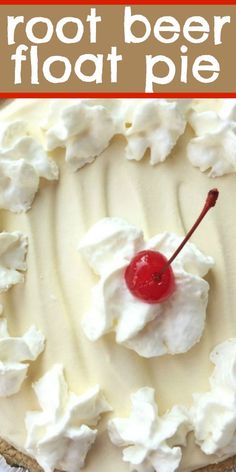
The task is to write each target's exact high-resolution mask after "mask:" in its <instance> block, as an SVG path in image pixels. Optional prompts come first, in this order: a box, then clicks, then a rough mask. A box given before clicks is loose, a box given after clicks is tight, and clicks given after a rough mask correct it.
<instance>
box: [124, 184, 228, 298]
mask: <svg viewBox="0 0 236 472" xmlns="http://www.w3.org/2000/svg"><path fill="white" fill-rule="evenodd" d="M218 195H219V191H218V190H217V189H216V188H214V189H212V190H210V191H209V192H208V195H207V199H206V202H205V205H204V207H203V209H202V211H201V213H200V215H199V217H198V219H197V220H196V222H195V223H194V225H193V227H192V228H191V229H190V231H189V232H188V233H187V235H186V236H185V238H184V239H183V241H182V243H181V244H180V245H179V247H178V248H177V249H176V251H175V252H174V254H173V255H172V256H171V258H170V259H169V260H167V258H166V257H165V256H164V255H163V254H161V253H160V252H157V251H151V250H146V251H141V252H138V253H137V254H136V256H134V257H133V259H132V260H131V262H130V264H129V265H128V267H127V269H126V271H125V281H126V284H127V287H128V288H129V290H130V292H131V293H132V294H133V295H134V296H135V297H137V298H139V299H141V300H143V301H145V302H147V303H162V302H164V301H166V300H167V299H168V298H169V297H170V296H171V295H172V294H173V292H174V290H175V287H176V285H175V276H174V272H173V270H172V267H171V263H172V262H173V260H174V259H175V258H176V256H177V255H178V254H179V252H180V251H181V249H182V248H183V247H184V245H185V244H186V242H187V241H188V240H189V238H190V237H191V236H192V234H193V233H194V231H195V230H196V228H197V227H198V225H199V224H200V223H201V221H202V219H203V218H204V216H205V215H206V214H207V212H208V211H209V210H210V208H212V207H214V206H215V204H216V200H217V198H218Z"/></svg>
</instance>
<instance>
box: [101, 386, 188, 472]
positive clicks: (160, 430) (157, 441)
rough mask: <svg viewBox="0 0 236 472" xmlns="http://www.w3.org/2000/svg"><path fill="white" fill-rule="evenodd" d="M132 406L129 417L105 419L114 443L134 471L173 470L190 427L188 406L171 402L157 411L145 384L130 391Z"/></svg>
mask: <svg viewBox="0 0 236 472" xmlns="http://www.w3.org/2000/svg"><path fill="white" fill-rule="evenodd" d="M131 403H132V410H131V414H130V416H129V417H128V418H114V419H112V420H110V421H109V422H108V434H109V437H110V440H111V441H112V443H113V444H115V445H116V446H118V447H124V449H123V460H124V461H125V462H128V463H129V465H130V471H131V472H132V471H136V472H174V471H176V470H177V469H178V466H179V464H180V461H181V458H182V451H181V447H180V446H184V445H185V444H186V436H187V434H188V432H189V431H190V423H189V418H188V413H187V410H185V408H184V407H181V406H177V405H176V406H174V407H173V408H172V409H171V410H170V411H169V412H167V413H166V414H165V415H163V416H161V417H160V416H159V415H158V407H157V405H156V403H155V391H154V389H152V388H149V387H144V388H141V389H140V390H138V391H137V392H136V393H134V394H133V395H131Z"/></svg>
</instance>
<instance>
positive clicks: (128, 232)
mask: <svg viewBox="0 0 236 472" xmlns="http://www.w3.org/2000/svg"><path fill="white" fill-rule="evenodd" d="M212 178H214V183H213V184H212ZM235 183H236V101H235V100H178V101H174V100H157V99H150V100H111V99H110V100H87V99H86V100H77V99H71V100H44V99H38V100H21V99H18V100H15V101H13V102H11V103H9V104H7V105H5V106H3V107H2V109H1V111H0V208H1V210H0V211H1V219H0V221H1V233H0V292H1V293H0V304H1V315H0V437H1V438H2V439H0V453H1V454H2V455H3V457H5V459H6V460H7V462H8V463H9V464H12V465H17V466H24V467H26V468H28V469H29V470H30V471H33V472H34V471H35V472H36V471H39V470H44V471H45V472H53V471H54V470H62V471H65V472H79V471H80V470H81V471H82V470H83V471H85V472H110V471H111V469H113V470H115V471H116V472H128V471H132V472H135V471H137V472H175V471H179V472H191V471H194V470H198V469H200V468H203V470H205V471H208V470H209V471H211V470H212V471H220V472H225V471H229V470H232V467H233V465H234V463H236V461H235V459H234V457H233V456H234V455H236V367H235V366H236V327H235V322H234V316H235V310H236V298H235V293H234V290H235V283H236V271H235V263H236V260H235V248H234V246H235V241H236V224H235V218H234V213H235V209H234V201H235V197H236V186H235ZM218 193H220V197H219V202H218V203H217V205H216V207H215V208H214V211H212V210H211V211H210V212H209V214H208V216H207V217H206V218H205V219H204V222H203V223H202V224H201V225H200V222H201V220H202V219H203V217H204V216H205V215H206V213H207V212H208V211H209V210H210V208H212V207H213V206H215V203H216V200H217V197H218ZM205 195H208V196H207V199H206V203H205V205H204V208H203V210H202V212H201V213H200V216H199V218H198V219H197V220H196V223H195V224H194V226H192V225H193V222H194V219H196V217H197V216H198V214H199V211H200V208H201V204H202V201H203V200H204V197H205ZM197 227H198V229H197V231H196V232H194V230H195V229H196V228H197ZM190 228H192V229H190ZM190 237H191V241H189V239H190ZM3 461H4V458H2V459H1V462H3ZM225 461H226V462H225ZM1 462H0V466H1ZM213 464H215V465H213ZM3 467H4V468H7V465H6V463H5V462H4V466H3Z"/></svg>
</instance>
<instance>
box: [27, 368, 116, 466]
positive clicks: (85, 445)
mask: <svg viewBox="0 0 236 472" xmlns="http://www.w3.org/2000/svg"><path fill="white" fill-rule="evenodd" d="M33 389H34V391H35V393H36V396H37V398H38V402H39V405H40V407H41V409H42V411H30V412H27V414H26V419H25V424H26V430H27V440H26V444H25V449H26V451H28V452H29V453H30V454H31V455H32V456H33V457H35V459H36V460H37V461H38V463H39V465H40V466H41V467H42V468H43V470H44V471H45V472H53V471H54V470H55V469H59V470H63V471H65V472H78V471H79V470H80V469H81V468H82V467H83V466H84V461H85V459H86V456H87V453H88V451H89V449H90V447H91V446H92V444H93V443H94V441H95V439H96V435H97V430H96V429H94V426H96V424H97V423H98V421H99V419H100V415H101V413H105V412H108V411H110V410H111V407H110V406H109V404H108V403H107V401H106V400H105V398H104V397H103V395H102V393H101V391H100V387H99V386H98V385H96V386H95V387H93V388H91V389H90V390H88V391H87V392H85V393H84V394H82V395H80V396H77V395H76V394H75V393H72V392H70V391H69V390H68V386H67V383H66V381H65V378H64V375H63V366H62V365H60V364H55V365H54V366H53V367H52V369H51V370H50V371H48V372H47V373H46V374H45V375H44V376H43V377H42V378H41V379H40V380H39V381H38V382H36V383H35V384H33Z"/></svg>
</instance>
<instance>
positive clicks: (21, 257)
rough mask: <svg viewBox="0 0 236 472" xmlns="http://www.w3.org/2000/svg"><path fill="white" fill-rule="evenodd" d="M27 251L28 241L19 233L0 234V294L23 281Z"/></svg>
mask: <svg viewBox="0 0 236 472" xmlns="http://www.w3.org/2000/svg"><path fill="white" fill-rule="evenodd" d="M27 249H28V239H27V237H26V236H25V235H24V234H22V233H20V232H19V231H14V232H12V233H8V232H2V233H0V293H1V292H5V291H6V290H8V289H9V288H10V287H12V285H15V284H18V283H22V282H23V281H24V275H23V274H22V271H25V270H26V269H27V265H26V254H27Z"/></svg>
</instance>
